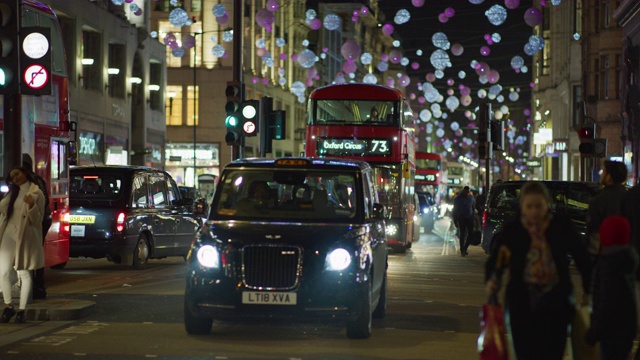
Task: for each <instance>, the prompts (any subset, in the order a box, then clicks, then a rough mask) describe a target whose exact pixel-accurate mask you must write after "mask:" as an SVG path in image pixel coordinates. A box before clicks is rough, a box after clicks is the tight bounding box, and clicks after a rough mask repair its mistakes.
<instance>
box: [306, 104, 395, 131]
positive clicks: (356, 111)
mask: <svg viewBox="0 0 640 360" xmlns="http://www.w3.org/2000/svg"><path fill="white" fill-rule="evenodd" d="M310 105H311V106H313V108H312V109H309V110H310V111H309V114H310V116H311V118H310V119H309V122H310V124H312V125H332V124H336V125H358V124H367V125H395V124H398V114H399V111H398V105H399V102H397V101H386V100H344V99H336V100H315V101H311V102H310Z"/></svg>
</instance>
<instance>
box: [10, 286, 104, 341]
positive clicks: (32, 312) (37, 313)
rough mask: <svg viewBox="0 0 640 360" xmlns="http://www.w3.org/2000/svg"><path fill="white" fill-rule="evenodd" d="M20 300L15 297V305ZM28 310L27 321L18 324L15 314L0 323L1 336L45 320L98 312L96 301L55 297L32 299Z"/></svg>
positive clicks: (68, 319) (72, 318)
mask: <svg viewBox="0 0 640 360" xmlns="http://www.w3.org/2000/svg"><path fill="white" fill-rule="evenodd" d="M0 294H1V293H0ZM18 302H19V300H18V299H17V298H14V302H13V303H14V306H16V304H18ZM26 311H27V322H26V323H24V324H16V323H15V322H14V321H15V316H14V317H13V318H12V319H11V321H10V322H9V323H7V324H0V337H2V336H4V335H8V334H10V333H13V332H17V331H20V330H24V329H26V328H29V327H31V326H34V325H37V324H41V323H42V322H45V321H56V322H57V321H73V320H78V319H82V318H84V317H87V316H89V315H92V314H93V313H95V312H96V303H95V302H93V301H88V300H80V299H67V298H58V297H53V298H48V299H45V300H32V301H31V302H30V303H28V304H27V310H26Z"/></svg>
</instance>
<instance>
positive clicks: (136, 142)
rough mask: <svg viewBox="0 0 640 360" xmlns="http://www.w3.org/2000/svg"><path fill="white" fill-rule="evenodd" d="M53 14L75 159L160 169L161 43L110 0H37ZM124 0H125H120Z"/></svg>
mask: <svg viewBox="0 0 640 360" xmlns="http://www.w3.org/2000/svg"><path fill="white" fill-rule="evenodd" d="M43 2H45V3H47V4H49V5H50V6H51V7H52V8H53V9H54V11H55V12H56V14H57V15H58V17H59V20H60V23H61V27H62V32H63V34H64V36H65V38H64V45H65V49H66V54H67V59H66V60H67V67H68V69H69V93H70V94H69V102H70V109H71V112H70V120H71V121H75V122H76V123H77V126H78V131H77V136H78V138H77V139H76V140H77V144H78V151H79V163H80V164H81V165H82V164H96V165H97V164H113V165H119V164H122V165H125V164H134V165H147V166H153V167H157V168H163V167H164V148H165V137H166V136H165V134H166V125H165V111H164V101H163V98H164V92H165V86H166V71H165V69H166V64H165V61H166V60H165V53H164V46H162V45H161V44H159V43H158V42H157V41H156V40H155V39H152V38H151V37H149V36H148V24H149V11H148V8H147V7H146V6H145V4H147V2H140V10H141V12H140V15H136V14H134V13H133V12H132V11H131V10H130V8H129V7H126V6H125V5H119V6H117V5H114V4H113V2H112V1H111V0H92V1H65V0H48V1H47V0H45V1H43ZM127 5H128V4H127Z"/></svg>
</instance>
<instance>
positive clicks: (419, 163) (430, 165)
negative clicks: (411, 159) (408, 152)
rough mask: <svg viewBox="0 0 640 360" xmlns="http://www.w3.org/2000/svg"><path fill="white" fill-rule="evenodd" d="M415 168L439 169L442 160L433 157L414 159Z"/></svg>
mask: <svg viewBox="0 0 640 360" xmlns="http://www.w3.org/2000/svg"><path fill="white" fill-rule="evenodd" d="M416 168H417V169H421V170H441V169H442V162H441V161H440V160H435V159H416Z"/></svg>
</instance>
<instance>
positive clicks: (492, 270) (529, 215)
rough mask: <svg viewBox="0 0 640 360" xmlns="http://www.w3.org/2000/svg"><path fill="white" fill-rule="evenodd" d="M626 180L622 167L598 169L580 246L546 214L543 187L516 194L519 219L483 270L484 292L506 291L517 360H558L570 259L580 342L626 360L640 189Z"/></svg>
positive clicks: (569, 229) (633, 318)
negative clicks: (582, 313)
mask: <svg viewBox="0 0 640 360" xmlns="http://www.w3.org/2000/svg"><path fill="white" fill-rule="evenodd" d="M626 181H627V169H626V166H625V165H624V164H623V163H621V162H616V161H605V162H604V163H603V167H602V172H601V176H600V183H601V185H602V186H603V190H602V191H601V192H600V193H599V194H598V195H596V196H594V197H593V198H592V200H591V202H590V203H589V209H588V215H587V220H586V221H587V234H586V241H584V242H581V241H580V238H579V237H578V233H577V232H576V230H575V229H574V227H573V226H572V222H571V221H570V220H569V219H568V218H564V216H563V215H561V214H553V213H552V212H551V210H550V209H551V201H552V199H551V197H550V195H549V191H548V189H547V188H546V187H545V185H544V183H542V182H529V183H526V184H525V185H524V186H523V187H522V189H521V190H520V196H519V205H520V206H519V211H518V214H517V216H516V217H515V218H514V219H513V220H512V221H511V222H509V223H507V224H505V225H504V227H503V229H502V230H501V231H500V232H499V233H498V234H497V235H496V238H495V239H494V241H496V245H497V246H495V247H494V252H493V253H492V254H490V256H489V259H488V261H487V263H486V281H487V291H488V292H489V293H496V292H497V291H499V289H501V288H502V286H504V290H505V300H504V310H505V317H506V319H507V323H508V324H509V331H510V333H511V335H512V342H513V344H512V345H513V350H514V352H515V357H516V358H517V359H558V360H560V359H563V356H564V353H565V346H566V339H567V334H568V330H569V329H570V327H569V324H570V322H571V320H572V318H573V317H574V316H575V313H576V311H575V309H576V304H575V297H574V295H573V289H572V284H571V281H570V276H569V259H573V260H574V261H575V265H576V268H577V269H578V270H579V272H580V275H581V277H582V286H583V291H584V294H585V295H586V296H585V299H586V300H587V301H588V300H589V299H590V302H591V307H592V311H591V319H590V328H589V329H588V331H587V333H586V336H585V337H584V341H585V342H586V343H587V344H590V345H595V344H596V343H599V345H600V354H599V355H600V357H601V358H602V359H603V360H626V359H627V358H628V357H629V355H630V353H631V351H632V347H633V341H634V339H635V338H636V335H637V332H638V321H639V319H638V315H639V314H640V311H639V310H638V306H639V304H640V291H639V290H640V284H637V283H638V281H640V270H639V266H638V261H639V260H638V251H639V250H640V185H636V186H635V187H633V188H632V189H630V190H627V188H626V186H625V182H626ZM498 267H500V269H498ZM504 269H506V270H507V271H508V273H509V276H508V277H507V278H506V280H505V282H506V284H501V281H500V280H501V278H499V277H498V276H496V274H501V273H502V272H501V271H502V270H504ZM635 359H638V360H640V351H637V352H636V354H635Z"/></svg>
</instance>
